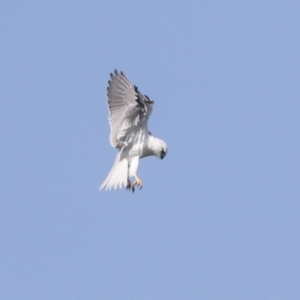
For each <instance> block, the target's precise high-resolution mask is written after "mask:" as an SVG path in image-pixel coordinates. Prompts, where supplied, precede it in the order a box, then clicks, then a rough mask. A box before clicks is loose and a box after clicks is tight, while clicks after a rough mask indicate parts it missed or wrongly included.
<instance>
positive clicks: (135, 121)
mask: <svg viewBox="0 0 300 300" xmlns="http://www.w3.org/2000/svg"><path fill="white" fill-rule="evenodd" d="M110 77H111V80H109V81H108V87H107V97H108V107H109V125H110V144H111V145H112V146H113V147H115V148H122V145H123V143H126V141H127V137H128V135H129V134H130V133H131V132H132V131H133V130H135V129H136V128H137V126H145V127H146V128H147V121H148V118H149V116H150V114H151V112H152V105H153V103H154V102H153V101H151V100H150V99H149V97H148V96H146V95H143V94H142V93H140V92H139V90H138V88H137V87H136V86H135V85H133V84H132V83H131V82H130V81H129V79H128V78H127V77H126V76H125V74H124V73H123V72H120V73H119V72H118V71H117V70H115V72H114V73H112V74H110Z"/></svg>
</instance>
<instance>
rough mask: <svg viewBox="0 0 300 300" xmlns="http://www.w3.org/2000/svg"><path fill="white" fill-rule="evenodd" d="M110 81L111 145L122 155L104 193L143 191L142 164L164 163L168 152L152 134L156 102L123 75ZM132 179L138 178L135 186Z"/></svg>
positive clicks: (115, 75)
mask: <svg viewBox="0 0 300 300" xmlns="http://www.w3.org/2000/svg"><path fill="white" fill-rule="evenodd" d="M110 77H111V80H109V81H108V87H107V97H108V107H109V118H108V119H109V125H110V144H111V146H112V147H114V148H117V149H119V152H118V154H117V157H116V160H115V162H114V165H113V167H112V169H111V170H110V172H109V174H108V176H107V177H106V179H105V180H104V182H103V183H102V185H101V186H100V190H102V189H105V190H111V189H117V188H122V187H126V188H127V190H131V191H132V192H134V190H135V186H139V187H140V189H141V188H142V187H143V184H142V181H141V179H140V178H138V176H137V169H138V166H139V160H140V159H141V158H143V157H146V156H150V155H155V156H157V157H159V158H161V159H163V158H164V157H165V156H166V154H167V152H168V148H167V144H166V143H165V142H164V141H163V140H160V139H158V138H156V137H154V136H153V135H152V134H151V133H150V131H149V130H148V126H147V123H148V119H149V116H150V114H151V112H152V107H153V104H154V101H151V100H150V99H149V97H148V96H146V95H143V94H142V93H140V92H139V90H138V88H137V86H135V85H133V84H132V83H131V82H130V81H129V79H128V78H127V77H126V76H125V74H124V73H123V72H120V73H119V72H118V71H117V70H115V73H114V74H113V73H112V74H110ZM130 177H133V178H134V181H133V182H131V181H130Z"/></svg>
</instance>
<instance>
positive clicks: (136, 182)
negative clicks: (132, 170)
mask: <svg viewBox="0 0 300 300" xmlns="http://www.w3.org/2000/svg"><path fill="white" fill-rule="evenodd" d="M133 185H134V186H135V185H137V186H139V187H140V190H141V189H142V188H143V183H142V180H141V179H140V178H138V177H137V176H135V182H134V184H133Z"/></svg>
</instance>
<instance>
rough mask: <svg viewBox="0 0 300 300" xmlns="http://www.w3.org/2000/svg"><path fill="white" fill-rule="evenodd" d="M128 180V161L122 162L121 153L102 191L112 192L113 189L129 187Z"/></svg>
mask: <svg viewBox="0 0 300 300" xmlns="http://www.w3.org/2000/svg"><path fill="white" fill-rule="evenodd" d="M127 178H128V161H127V159H122V160H121V161H120V153H119V154H118V155H117V157H116V160H115V162H114V165H113V167H112V168H111V170H110V172H109V174H108V175H107V177H106V179H105V180H104V182H103V183H102V184H101V186H100V188H99V189H100V190H102V189H104V188H105V190H108V191H110V190H111V189H117V188H119V189H120V188H122V187H125V186H127Z"/></svg>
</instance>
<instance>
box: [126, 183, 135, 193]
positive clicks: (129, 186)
mask: <svg viewBox="0 0 300 300" xmlns="http://www.w3.org/2000/svg"><path fill="white" fill-rule="evenodd" d="M126 190H127V191H130V190H131V191H132V192H133V193H134V191H135V188H134V184H132V183H131V182H130V181H129V180H128V182H127V186H126Z"/></svg>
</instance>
